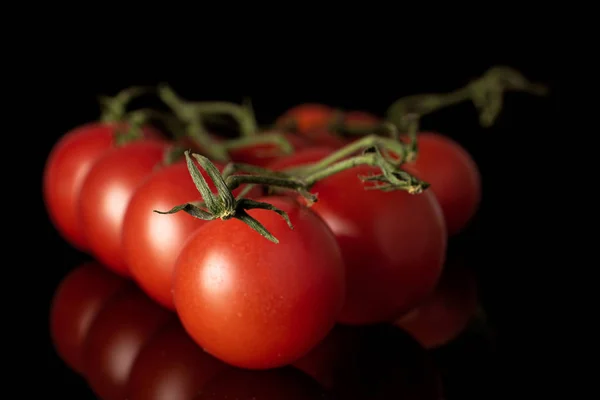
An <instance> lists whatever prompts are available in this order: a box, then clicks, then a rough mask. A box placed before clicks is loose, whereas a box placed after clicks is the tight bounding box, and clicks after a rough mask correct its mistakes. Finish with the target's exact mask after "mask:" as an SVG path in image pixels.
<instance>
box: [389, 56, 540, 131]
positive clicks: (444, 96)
mask: <svg viewBox="0 0 600 400" xmlns="http://www.w3.org/2000/svg"><path fill="white" fill-rule="evenodd" d="M508 91H515V92H524V93H528V94H532V95H536V96H545V95H547V94H548V92H549V89H548V88H547V87H546V86H544V85H542V84H540V83H536V82H531V81H529V80H527V79H526V78H525V77H524V76H523V74H521V73H520V72H519V71H517V70H516V69H514V68H511V67H507V66H495V67H492V68H490V69H488V70H487V71H486V72H485V73H484V74H483V75H482V76H481V77H479V78H477V79H474V80H472V81H471V82H469V83H468V84H467V85H466V86H464V87H462V88H460V89H457V90H455V91H453V92H450V93H431V94H420V95H413V96H407V97H403V98H400V99H398V100H397V101H396V102H394V103H393V104H392V105H391V106H390V107H389V108H388V110H387V113H386V115H387V119H388V120H389V121H391V122H393V123H394V124H396V125H397V126H398V127H399V128H400V129H401V130H405V129H407V125H406V124H407V121H406V119H405V116H406V115H409V114H416V115H417V116H419V117H423V116H425V115H428V114H430V113H433V112H435V111H437V110H440V109H442V108H444V107H449V106H453V105H456V104H459V103H462V102H465V101H469V100H470V101H472V102H473V104H474V105H475V107H476V109H477V110H478V111H479V122H480V124H481V125H482V126H483V127H490V126H492V125H493V124H494V122H495V121H496V119H497V117H498V115H499V114H500V111H501V109H502V103H503V95H504V92H508Z"/></svg>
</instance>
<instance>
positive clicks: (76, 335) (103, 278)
mask: <svg viewBox="0 0 600 400" xmlns="http://www.w3.org/2000/svg"><path fill="white" fill-rule="evenodd" d="M124 286H125V281H124V280H123V279H121V278H119V277H117V276H116V275H114V274H111V273H109V272H108V271H107V270H106V269H105V268H103V267H101V266H99V265H97V264H95V263H88V264H84V265H82V266H81V267H78V268H77V269H75V270H73V271H72V272H70V273H69V275H67V277H66V278H64V279H63V280H62V282H61V283H60V285H59V287H58V289H57V290H56V293H55V294H54V299H53V301H52V307H51V310H50V332H51V335H52V341H53V342H54V346H55V348H56V351H57V352H58V354H59V355H60V356H61V358H62V359H63V360H64V361H65V362H66V363H67V364H68V365H69V367H71V368H72V369H73V370H75V371H77V372H79V373H82V372H83V360H82V352H83V343H84V341H85V338H86V336H87V334H88V331H89V329H90V326H91V325H92V323H93V321H94V319H95V318H96V315H97V314H98V313H99V312H100V310H101V309H102V307H103V306H104V304H106V303H107V302H108V301H109V299H110V298H111V297H112V296H114V295H115V294H116V293H117V292H118V291H119V290H120V289H122V288H123V287H124Z"/></svg>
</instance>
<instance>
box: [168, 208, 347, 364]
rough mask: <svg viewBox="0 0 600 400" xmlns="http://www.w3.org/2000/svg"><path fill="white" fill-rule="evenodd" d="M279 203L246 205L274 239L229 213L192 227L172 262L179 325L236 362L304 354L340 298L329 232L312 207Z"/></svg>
mask: <svg viewBox="0 0 600 400" xmlns="http://www.w3.org/2000/svg"><path fill="white" fill-rule="evenodd" d="M259 201H265V202H268V203H270V204H273V205H274V206H275V207H278V208H280V209H282V210H284V211H286V212H287V213H288V215H289V218H290V220H291V222H292V224H293V225H294V229H293V230H292V229H290V228H289V227H288V225H287V224H286V223H285V221H284V220H283V219H282V218H281V217H280V216H279V215H277V214H276V213H274V212H272V211H267V210H258V209H254V210H249V211H248V213H249V214H250V215H251V216H252V217H254V218H256V219H257V220H258V221H259V222H260V223H261V224H263V225H264V226H265V227H266V229H267V230H269V232H271V233H272V234H273V235H274V236H275V237H276V238H277V239H279V241H280V242H279V243H278V244H275V243H272V242H270V241H269V240H267V239H265V238H263V237H262V236H260V235H259V234H258V233H257V232H255V231H254V230H252V229H251V228H250V227H249V226H248V225H246V224H245V223H243V222H241V221H238V220H235V219H231V220H227V221H221V220H216V221H211V222H210V223H208V224H205V225H203V226H202V227H200V228H199V229H198V230H197V231H196V232H195V233H194V234H193V235H192V236H191V237H190V238H189V239H188V241H187V242H186V244H185V245H184V247H183V249H182V251H181V253H180V255H179V257H178V259H177V262H176V267H175V274H174V279H173V298H174V300H175V307H176V309H177V313H178V314H179V318H180V319H181V321H182V323H183V325H184V327H185V328H186V330H187V332H188V333H189V334H190V335H191V336H192V338H193V339H195V341H196V342H197V343H198V344H199V345H200V346H201V347H202V348H204V349H205V350H206V351H207V352H209V353H211V354H212V355H214V356H215V357H217V358H219V359H221V360H223V361H225V362H227V363H229V364H231V365H234V366H237V367H242V368H248V369H266V368H274V367H278V366H282V365H287V364H289V363H291V362H293V361H295V360H297V359H298V358H300V357H302V356H303V355H305V354H306V353H307V352H308V351H309V350H310V349H311V348H312V347H314V346H315V345H316V344H317V343H319V342H320V341H321V340H322V339H323V338H324V337H325V336H326V335H327V333H328V332H329V331H330V330H331V328H332V327H333V326H334V322H335V319H336V318H337V316H338V313H339V311H340V309H341V307H342V305H343V300H344V265H343V262H342V258H341V255H340V251H339V248H338V246H337V244H336V242H335V238H334V236H333V234H332V233H331V231H330V230H329V228H327V226H326V225H325V224H324V223H323V221H322V220H321V219H320V218H318V217H317V216H316V215H315V214H314V213H312V212H311V211H310V210H308V209H307V208H305V207H302V206H300V205H299V204H298V203H296V202H295V201H294V200H293V199H291V198H287V197H267V198H264V199H262V200H260V199H259Z"/></svg>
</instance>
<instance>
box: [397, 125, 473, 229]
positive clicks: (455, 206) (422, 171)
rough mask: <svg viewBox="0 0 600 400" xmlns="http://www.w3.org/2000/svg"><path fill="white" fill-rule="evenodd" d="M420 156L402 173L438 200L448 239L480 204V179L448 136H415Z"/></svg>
mask: <svg viewBox="0 0 600 400" xmlns="http://www.w3.org/2000/svg"><path fill="white" fill-rule="evenodd" d="M417 144H418V146H419V154H418V156H417V159H416V161H415V162H412V163H406V164H404V169H405V170H406V171H407V172H409V173H411V174H413V175H415V176H417V177H418V178H420V179H422V180H424V181H426V182H429V183H430V184H431V187H430V188H429V190H431V191H432V192H433V193H434V194H435V196H436V197H437V200H438V202H439V203H440V207H441V208H442V212H443V213H444V218H445V220H446V227H447V229H448V234H449V235H455V234H457V233H459V232H460V231H461V230H462V229H463V228H464V227H465V226H466V225H467V223H468V222H469V221H470V220H471V219H472V218H473V216H474V215H475V213H476V212H477V209H478V207H479V203H480V202H481V175H480V173H479V169H478V167H477V164H476V163H475V161H474V160H473V158H471V155H470V154H469V153H468V152H467V151H466V150H465V149H464V148H463V147H462V146H460V145H459V144H458V143H457V142H455V141H454V140H452V139H450V138H449V137H447V136H444V135H440V134H437V133H431V132H424V133H420V134H419V135H418V141H417Z"/></svg>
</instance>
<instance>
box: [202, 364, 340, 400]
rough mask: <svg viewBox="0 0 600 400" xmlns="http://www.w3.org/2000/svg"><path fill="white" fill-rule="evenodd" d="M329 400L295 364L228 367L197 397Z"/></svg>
mask: <svg viewBox="0 0 600 400" xmlns="http://www.w3.org/2000/svg"><path fill="white" fill-rule="evenodd" d="M234 399H236V400H328V399H331V397H330V396H329V395H328V394H327V392H326V391H325V390H324V389H323V388H322V387H320V386H319V384H318V383H317V382H315V381H314V380H312V379H311V378H310V377H309V376H308V375H305V374H304V373H302V372H300V371H298V370H296V369H294V368H289V367H287V368H278V369H272V370H269V371H248V370H240V369H233V368H232V369H229V370H227V371H225V372H223V373H222V374H219V375H217V377H216V378H215V379H213V380H212V381H210V382H209V383H208V384H207V385H206V386H205V387H204V389H203V390H202V391H201V392H200V394H198V395H197V396H196V397H194V400H234Z"/></svg>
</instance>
